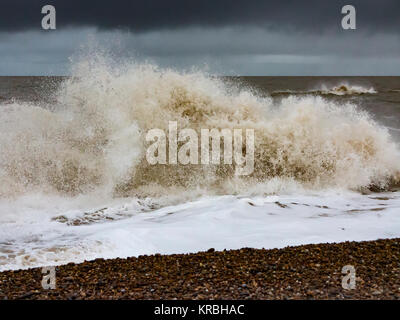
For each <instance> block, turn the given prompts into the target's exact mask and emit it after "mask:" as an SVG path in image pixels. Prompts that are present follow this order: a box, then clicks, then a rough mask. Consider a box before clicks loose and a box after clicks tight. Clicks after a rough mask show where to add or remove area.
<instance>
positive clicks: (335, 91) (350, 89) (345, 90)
mask: <svg viewBox="0 0 400 320" xmlns="http://www.w3.org/2000/svg"><path fill="white" fill-rule="evenodd" d="M375 93H377V91H375V89H374V88H373V87H370V88H366V87H362V86H357V85H350V84H348V83H342V84H339V85H337V86H331V87H329V86H327V85H325V84H322V85H320V87H318V88H316V89H311V90H305V91H291V90H287V91H274V92H273V93H272V94H273V95H287V94H315V95H335V96H345V95H361V94H375Z"/></svg>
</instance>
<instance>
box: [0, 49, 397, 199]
mask: <svg viewBox="0 0 400 320" xmlns="http://www.w3.org/2000/svg"><path fill="white" fill-rule="evenodd" d="M168 121H177V122H178V128H179V129H182V128H193V129H195V130H197V131H200V129H203V128H209V129H211V128H218V129H223V128H230V129H233V128H243V129H245V128H249V129H254V130H255V168H254V172H253V173H252V174H251V175H250V176H244V177H237V176H235V175H234V168H232V166H233V165H224V164H221V165H150V164H148V163H147V161H146V158H145V151H146V147H147V145H146V143H145V134H146V132H147V131H148V130H150V129H153V128H160V129H165V130H166V131H167V128H168ZM0 131H1V132H0V149H1V153H0V180H1V184H0V195H1V196H2V197H8V196H10V195H15V194H23V193H26V192H28V191H40V192H48V193H58V194H67V195H77V194H82V193H88V192H97V191H102V192H106V193H108V194H109V195H110V196H162V195H167V194H168V193H176V192H179V191H180V190H202V191H201V192H205V191H204V190H207V191H206V192H207V193H211V194H223V193H254V192H256V193H269V192H276V191H277V190H278V189H279V190H282V189H285V188H287V187H288V186H291V185H293V184H295V185H299V186H302V187H304V188H311V189H321V188H337V187H339V188H344V189H362V188H368V187H371V186H377V187H379V188H386V187H388V186H389V184H390V183H393V182H395V181H397V179H398V173H399V172H400V161H399V160H400V154H399V151H398V148H397V146H396V145H395V143H394V142H393V141H392V140H391V137H390V135H389V134H388V132H387V130H386V129H385V128H383V127H381V126H379V125H378V124H377V123H375V122H374V121H373V120H372V119H371V118H370V117H369V115H368V114H367V113H365V112H362V111H360V110H359V109H358V108H357V107H356V106H355V105H352V104H346V105H337V104H335V103H334V102H329V101H328V100H325V99H323V98H322V97H318V96H307V97H294V96H289V97H287V98H285V99H283V100H281V102H279V105H274V103H273V100H272V99H270V98H265V97H260V96H258V95H257V94H256V93H254V92H252V91H251V90H250V89H239V88H238V87H235V86H234V85H231V84H230V85H228V84H226V83H224V81H223V80H221V79H217V78H215V77H211V76H208V75H206V74H204V73H201V72H191V73H180V72H176V71H173V70H169V69H167V70H162V69H159V68H157V67H155V66H152V65H148V64H141V65H139V64H135V63H130V64H123V65H119V66H115V63H110V61H108V59H106V58H103V57H97V58H92V60H82V61H80V62H78V63H76V64H75V65H74V67H73V76H72V77H70V78H68V79H66V80H65V81H64V82H63V84H62V86H61V88H60V89H59V91H58V92H57V93H56V102H55V104H54V105H53V106H52V108H43V107H42V106H40V105H32V104H24V103H17V102H14V103H12V104H7V105H3V106H1V108H0Z"/></svg>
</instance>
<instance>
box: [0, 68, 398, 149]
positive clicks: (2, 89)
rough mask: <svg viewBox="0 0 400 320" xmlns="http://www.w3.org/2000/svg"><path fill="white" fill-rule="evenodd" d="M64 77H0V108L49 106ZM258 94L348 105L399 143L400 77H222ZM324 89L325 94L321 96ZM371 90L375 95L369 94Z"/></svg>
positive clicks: (278, 98)
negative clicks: (311, 97)
mask: <svg viewBox="0 0 400 320" xmlns="http://www.w3.org/2000/svg"><path fill="white" fill-rule="evenodd" d="M66 78H67V77H12V76H11V77H0V104H7V103H10V102H11V101H13V100H18V101H23V102H35V103H36V102H45V103H46V104H50V105H51V104H52V102H53V101H54V99H55V98H54V93H55V92H56V91H57V88H58V87H59V86H60V84H61V83H62V81H63V80H64V79H66ZM223 79H224V80H227V81H228V82H233V83H235V84H239V86H245V87H251V88H252V89H253V90H256V92H257V94H259V95H262V96H271V97H272V98H274V99H275V100H281V99H282V98H284V97H287V96H289V95H296V96H304V95H310V94H311V95H320V96H323V97H324V98H326V99H329V100H334V101H336V102H337V103H339V104H340V103H346V102H351V103H354V104H356V105H358V106H360V107H361V108H362V109H363V110H366V111H368V112H369V113H370V114H371V115H372V116H373V118H374V119H375V120H376V121H378V122H379V123H381V124H383V125H384V126H386V127H387V128H388V129H389V130H390V133H391V135H392V136H393V137H394V138H395V139H396V140H397V141H400V77H286V76H285V77H262V76H257V77H252V76H245V77H223ZM342 85H345V86H346V87H347V88H354V87H356V88H361V89H362V90H366V92H364V93H363V92H354V93H351V92H340V91H339V92H337V93H338V94H335V93H332V92H331V91H332V89H333V88H340V87H341V86H342ZM321 88H325V90H326V92H322V91H321ZM370 89H372V90H373V92H374V93H371V92H369V90H370Z"/></svg>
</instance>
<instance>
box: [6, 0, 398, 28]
mask: <svg viewBox="0 0 400 320" xmlns="http://www.w3.org/2000/svg"><path fill="white" fill-rule="evenodd" d="M350 3H351V4H353V5H354V6H355V7H356V9H357V21H358V22H357V23H358V29H360V30H364V31H365V30H369V32H379V31H381V32H382V31H385V32H397V31H398V30H399V27H400V19H399V12H400V2H399V1H397V0H383V1H374V0H352V1H350ZM45 4H52V5H54V6H55V7H56V9H57V27H58V28H59V29H62V28H65V27H67V26H94V27H98V28H100V29H117V28H118V29H126V30H130V31H134V32H143V31H149V30H161V29H177V28H187V27H195V26H198V27H225V26H256V27H261V28H268V29H270V30H286V31H293V30H297V31H298V30H304V31H307V32H312V33H319V32H323V31H326V30H331V31H334V32H342V31H343V30H342V29H341V27H340V19H341V13H340V9H341V7H342V6H343V5H345V4H349V1H347V0H346V1H345V0H329V1H321V0H303V1H294V0H215V1H188V0H168V1H165V0H146V1H142V0H141V1H132V0H130V1H129V0H113V1H109V0H97V1H78V0H68V1H65V0H52V1H49V0H19V1H18V0H2V3H1V10H0V30H3V31H5V30H8V31H16V30H24V29H38V30H39V29H40V21H41V17H42V14H41V7H42V6H43V5H45Z"/></svg>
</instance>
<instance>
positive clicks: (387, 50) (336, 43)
mask: <svg viewBox="0 0 400 320" xmlns="http://www.w3.org/2000/svg"><path fill="white" fill-rule="evenodd" d="M46 4H51V5H53V6H54V7H55V8H56V25H57V29H56V30H43V29H42V28H41V20H42V17H43V16H44V15H43V14H42V13H41V8H42V7H43V6H44V5H46ZM347 4H351V5H353V6H354V7H355V8H356V27H357V29H356V30H343V28H342V26H341V20H342V18H343V16H344V15H343V14H342V13H341V8H342V7H343V6H344V5H347ZM0 6H1V10H0V75H50V74H51V75H65V74H69V69H70V65H71V62H70V60H71V59H70V58H71V57H73V56H74V55H76V54H77V52H80V51H82V50H86V49H85V48H88V47H93V46H96V48H102V49H104V50H108V51H110V50H111V51H113V52H114V54H115V56H117V57H118V56H120V57H121V58H127V57H128V58H130V59H133V60H135V61H139V62H141V61H150V62H153V63H155V64H158V65H160V66H161V67H171V68H177V69H184V70H185V69H190V68H193V67H195V68H205V69H206V70H207V71H209V72H211V73H215V74H224V75H399V74H400V37H399V32H400V19H399V18H400V2H399V1H397V0H383V1H372V0H357V1H355V0H353V1H341V0H337V1H336V0H330V1H321V0H319V1H317V0H308V1H307V0H304V1H300V0H286V1H284V0H281V1H275V0H273V1H269V0H241V1H238V0H214V1H209V0H203V1H197V0H190V1H189V0H146V1H127V0H125V1H124V0H113V1H105V0H98V1H76V0H69V1H65V0H53V1H50V0H46V1H41V0H12V1H11V0H2V1H1V4H0ZM87 50H88V51H89V49H87Z"/></svg>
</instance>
